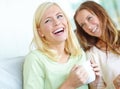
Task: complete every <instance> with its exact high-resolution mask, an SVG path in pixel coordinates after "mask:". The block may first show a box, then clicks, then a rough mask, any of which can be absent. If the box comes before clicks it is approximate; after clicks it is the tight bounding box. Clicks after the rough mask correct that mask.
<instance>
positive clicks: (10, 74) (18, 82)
mask: <svg viewBox="0 0 120 89" xmlns="http://www.w3.org/2000/svg"><path fill="white" fill-rule="evenodd" d="M23 62H24V56H21V57H14V58H5V59H0V89H22V67H23Z"/></svg>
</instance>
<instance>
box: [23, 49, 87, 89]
mask: <svg viewBox="0 0 120 89" xmlns="http://www.w3.org/2000/svg"><path fill="white" fill-rule="evenodd" d="M84 61H86V55H85V53H84V52H83V54H82V56H77V57H75V56H72V55H71V56H70V57H69V60H68V62H67V63H64V64H60V63H57V62H54V61H52V60H50V59H49V58H48V57H47V56H45V55H44V54H43V53H41V52H40V51H38V50H34V51H32V52H30V53H29V54H28V55H27V56H26V59H25V62H24V68H23V81H24V84H23V88H24V89H58V88H59V87H60V86H61V85H62V83H63V82H64V81H65V80H66V78H67V77H68V75H69V73H70V70H71V68H72V67H73V66H74V65H75V64H81V63H83V62H84ZM77 89H88V85H83V86H81V87H79V88H77Z"/></svg>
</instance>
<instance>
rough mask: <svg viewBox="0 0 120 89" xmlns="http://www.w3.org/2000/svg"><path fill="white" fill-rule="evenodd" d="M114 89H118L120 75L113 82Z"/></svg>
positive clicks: (119, 88) (119, 86)
mask: <svg viewBox="0 0 120 89" xmlns="http://www.w3.org/2000/svg"><path fill="white" fill-rule="evenodd" d="M113 84H114V86H115V88H116V89H120V74H119V75H118V76H117V77H116V78H115V79H114V80H113Z"/></svg>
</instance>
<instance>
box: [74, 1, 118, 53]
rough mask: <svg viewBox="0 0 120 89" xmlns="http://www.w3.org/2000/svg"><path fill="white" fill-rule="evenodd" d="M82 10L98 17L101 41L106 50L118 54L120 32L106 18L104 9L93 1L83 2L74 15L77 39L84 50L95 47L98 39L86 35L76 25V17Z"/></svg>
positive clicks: (109, 19) (107, 17) (108, 18)
mask: <svg viewBox="0 0 120 89" xmlns="http://www.w3.org/2000/svg"><path fill="white" fill-rule="evenodd" d="M83 9H86V10H88V11H89V12H90V13H94V14H95V15H96V16H97V17H98V19H99V21H100V25H101V28H102V31H103V32H102V34H103V35H102V40H103V42H105V43H106V48H110V50H111V51H112V52H114V53H116V54H120V31H119V30H117V29H116V27H115V24H114V23H113V21H112V20H111V18H110V17H109V16H108V14H107V12H106V11H105V9H104V8H103V7H102V6H101V5H99V4H98V3H96V2H94V1H86V2H83V3H82V4H81V5H80V6H79V7H78V9H77V10H76V12H75V15H74V21H75V24H76V33H77V37H78V39H79V41H80V43H81V46H82V47H83V48H84V50H89V49H90V48H91V47H93V46H96V44H97V42H98V41H99V38H97V37H94V36H91V35H89V34H87V33H86V32H85V31H84V30H83V28H82V27H80V25H79V24H78V22H77V20H76V16H77V14H78V12H79V11H81V10H83Z"/></svg>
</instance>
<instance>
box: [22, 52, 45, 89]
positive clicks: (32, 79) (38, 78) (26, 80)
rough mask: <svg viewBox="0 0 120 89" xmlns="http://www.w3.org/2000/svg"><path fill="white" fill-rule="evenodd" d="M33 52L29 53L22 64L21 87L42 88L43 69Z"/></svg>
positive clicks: (25, 88)
mask: <svg viewBox="0 0 120 89" xmlns="http://www.w3.org/2000/svg"><path fill="white" fill-rule="evenodd" d="M38 61H39V60H38V58H37V57H36V56H35V55H34V54H29V55H28V56H27V57H26V59H25V62H24V66H23V89H44V71H43V69H42V67H41V66H42V65H40V63H39V62H38Z"/></svg>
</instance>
